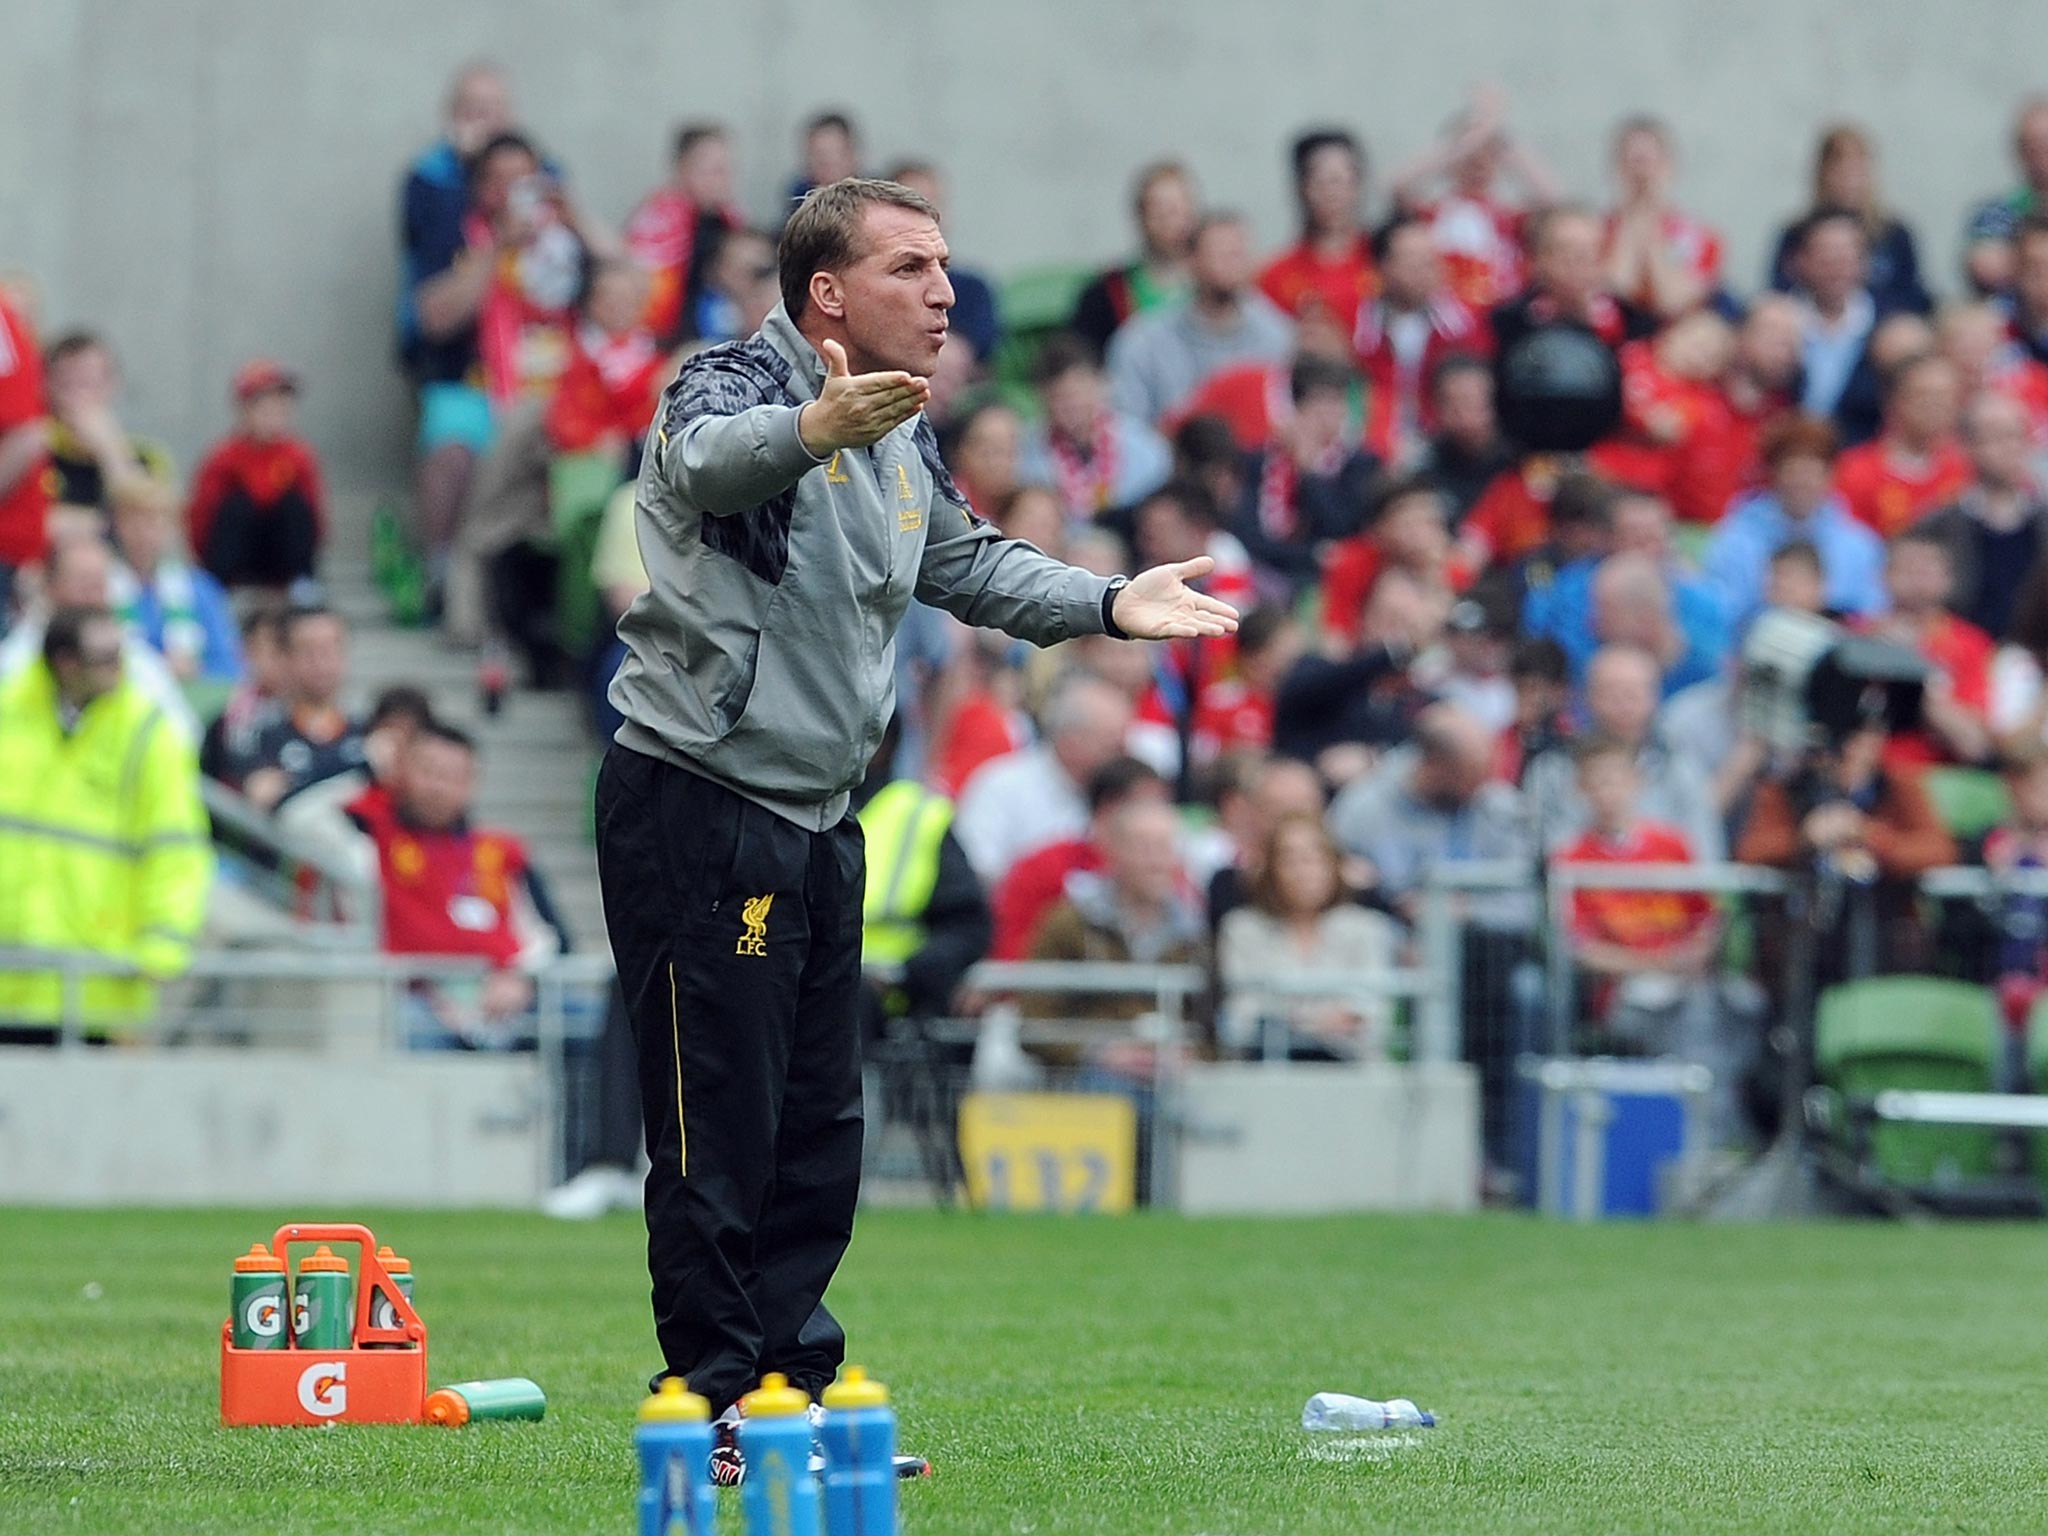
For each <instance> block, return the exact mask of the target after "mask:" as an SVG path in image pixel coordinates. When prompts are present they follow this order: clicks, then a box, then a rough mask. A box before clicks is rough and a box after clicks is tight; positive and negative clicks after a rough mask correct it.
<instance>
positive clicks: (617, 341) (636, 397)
mask: <svg viewBox="0 0 2048 1536" xmlns="http://www.w3.org/2000/svg"><path fill="white" fill-rule="evenodd" d="M646 287H647V278H646V275H645V274H644V273H643V272H642V271H641V270H640V269H639V268H638V267H636V266H634V265H633V264H632V263H631V262H628V261H622V260H618V259H613V260H610V261H601V262H599V263H597V264H596V266H595V268H594V269H593V271H592V273H591V279H590V291H589V293H588V294H587V295H585V297H584V301H583V316H582V319H581V320H579V321H578V323H577V325H576V329H575V333H574V338H573V342H572V350H571V352H570V355H569V366H568V367H567V368H565V369H564V370H563V371H562V382H561V385H560V386H559V387H558V388H557V389H556V391H555V397H554V399H553V400H551V401H550V402H549V403H548V409H547V418H546V429H547V434H548V441H549V442H550V443H552V444H553V445H554V447H555V449H556V451H557V452H560V453H596V454H602V455H604V456H606V457H608V458H615V459H620V460H622V461H623V459H624V457H625V455H626V453H627V452H628V450H629V449H631V448H633V447H635V446H636V445H637V444H638V443H639V441H640V439H641V438H642V437H643V436H645V435H646V432H647V426H648V423H650V422H651V421H653V420H654V403H655V400H656V398H657V397H658V396H659V395H660V393H661V383H662V377H663V375H664V373H665V372H666V371H667V367H668V358H667V357H666V355H664V354H663V352H662V350H661V348H660V346H659V345H658V344H657V343H656V342H655V339H654V332H653V331H652V330H650V329H648V327H647V326H645V325H643V324H642V323H641V319H640V315H641V310H642V309H643V307H644V305H643V298H644V295H645V291H646Z"/></svg>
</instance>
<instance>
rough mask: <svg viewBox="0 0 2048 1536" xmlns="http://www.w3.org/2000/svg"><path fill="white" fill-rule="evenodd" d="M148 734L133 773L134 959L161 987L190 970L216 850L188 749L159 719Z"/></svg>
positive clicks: (147, 728)
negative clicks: (134, 854)
mask: <svg viewBox="0 0 2048 1536" xmlns="http://www.w3.org/2000/svg"><path fill="white" fill-rule="evenodd" d="M143 730H144V736H143V739H142V740H141V741H140V742H139V743H138V744H137V747H136V762H135V766H134V770H133V771H134V773H135V781H134V782H135V802H134V803H135V806H136V815H135V821H134V824H133V829H132V835H133V838H134V841H135V844H136V847H137V850H138V855H137V859H136V866H135V890H136V893H137V917H138V921H137V923H136V937H135V950H134V953H133V954H132V955H131V956H130V958H131V959H133V960H134V962H135V964H136V965H137V966H138V967H139V968H140V969H141V970H142V971H143V972H144V974H146V975H148V976H150V977H152V978H154V979H156V980H159V981H162V980H167V979H169V978H170V977H173V976H177V975H180V974H182V973H183V971H184V970H185V968H186V966H187V965H189V964H190V963H191V960H192V946H193V944H194V943H196V942H197V941H198V938H199V931H200V929H201V928H202V927H203V926H204V925H205V922H206V898H207V893H208V891H209V890H210V889H211V887H212V884H213V843H212V840H211V838H210V837H209V836H208V835H207V822H206V809H205V806H204V805H203V804H202V802H201V801H200V798H199V765H198V763H197V762H196V761H195V759H194V757H193V749H192V747H191V745H190V743H188V742H187V741H186V740H185V738H184V737H183V736H182V735H181V734H180V733H179V732H178V730H177V729H176V728H175V727H174V726H172V724H171V722H170V721H169V720H167V719H164V718H162V717H161V716H159V717H158V718H156V719H155V720H153V721H151V722H150V723H149V724H148V725H146V726H145V727H144V728H143Z"/></svg>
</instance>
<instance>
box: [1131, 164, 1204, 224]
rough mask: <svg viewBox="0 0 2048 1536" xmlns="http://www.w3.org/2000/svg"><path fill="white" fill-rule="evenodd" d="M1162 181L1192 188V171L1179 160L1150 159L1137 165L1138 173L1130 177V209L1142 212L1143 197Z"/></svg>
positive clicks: (1148, 194)
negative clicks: (1182, 184)
mask: <svg viewBox="0 0 2048 1536" xmlns="http://www.w3.org/2000/svg"><path fill="white" fill-rule="evenodd" d="M1162 181H1178V182H1183V183H1185V184H1186V185H1187V186H1188V187H1190V188H1192V187H1193V186H1194V184H1195V175H1194V172H1192V171H1190V170H1189V169H1188V168H1187V166H1186V165H1185V164H1184V163H1183V162H1181V161H1179V160H1152V161H1148V162H1147V163H1146V164H1144V165H1141V166H1139V167H1138V174H1137V175H1136V176H1134V177H1132V178H1131V211H1132V212H1134V213H1142V212H1143V211H1144V208H1145V199H1146V198H1148V197H1150V196H1151V195H1152V189H1153V187H1155V186H1157V185H1158V184H1159V183H1160V182H1162Z"/></svg>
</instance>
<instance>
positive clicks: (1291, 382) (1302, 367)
mask: <svg viewBox="0 0 2048 1536" xmlns="http://www.w3.org/2000/svg"><path fill="white" fill-rule="evenodd" d="M1357 381H1358V375H1357V374H1355V373H1353V372H1352V371H1351V369H1350V368H1349V367H1347V366H1346V365H1345V364H1343V363H1340V362H1338V361H1337V360H1336V359H1335V358H1331V357H1317V356H1315V355H1314V354H1313V353H1308V352H1304V353H1303V354H1302V355H1301V356H1300V357H1297V358H1296V359H1295V360H1294V366H1293V367H1292V368H1291V369H1289V370H1288V374H1287V394H1288V398H1289V399H1291V400H1293V401H1294V403H1295V404H1296V405H1299V404H1301V402H1302V401H1304V400H1306V399H1307V398H1308V397H1309V396H1310V395H1348V394H1350V393H1351V386H1352V385H1353V384H1355V383H1356V382H1357Z"/></svg>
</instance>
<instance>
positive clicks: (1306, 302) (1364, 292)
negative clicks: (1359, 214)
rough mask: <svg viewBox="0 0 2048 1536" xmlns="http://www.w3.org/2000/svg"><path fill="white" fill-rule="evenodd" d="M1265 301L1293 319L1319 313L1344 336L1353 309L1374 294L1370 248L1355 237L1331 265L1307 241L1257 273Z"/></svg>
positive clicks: (1354, 320)
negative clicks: (1338, 326)
mask: <svg viewBox="0 0 2048 1536" xmlns="http://www.w3.org/2000/svg"><path fill="white" fill-rule="evenodd" d="M1259 287H1260V288H1261V289H1263V290H1264V291H1265V295H1266V297H1267V298H1269V299H1271V300H1272V301H1273V302H1274V303H1275V304H1277V305H1279V306H1280V308H1281V310H1282V311H1284V312H1285V313H1286V314H1288V315H1290V316H1292V317H1293V318H1294V319H1297V320H1299V319H1302V318H1304V317H1306V316H1307V315H1309V314H1311V313H1313V312H1316V311H1320V312H1321V313H1323V314H1325V315H1327V316H1329V317H1330V318H1331V319H1332V320H1334V321H1335V322H1336V323H1337V324H1338V325H1340V326H1342V327H1343V328H1344V334H1345V335H1346V336H1349V335H1350V334H1351V331H1352V328H1353V327H1354V326H1356V325H1357V324H1358V307H1359V305H1361V304H1363V303H1364V302H1365V301H1366V300H1367V299H1369V298H1371V297H1372V296H1373V294H1375V293H1376V292H1378V291H1379V276H1378V274H1377V273H1376V272H1375V271H1374V269H1373V262H1372V244H1371V242H1370V241H1368V240H1367V239H1366V237H1365V236H1364V235H1360V236H1359V237H1358V239H1357V241H1356V242H1354V243H1353V245H1352V246H1351V248H1350V249H1349V250H1347V251H1346V252H1345V253H1344V254H1343V255H1342V256H1340V257H1339V258H1337V260H1335V261H1328V260H1325V259H1324V258H1323V257H1321V256H1318V255H1317V254H1316V251H1315V247H1314V246H1312V245H1310V244H1309V243H1308V242H1307V241H1303V242H1302V243H1301V244H1300V245H1297V246H1295V247H1294V248H1293V249H1292V250H1290V251H1287V252H1285V253H1283V254H1282V255H1280V256H1278V257H1276V258H1275V259H1274V260H1273V262H1272V263H1271V264H1270V265H1269V266H1268V267H1267V268H1266V270H1265V271H1263V272H1261V273H1260V274H1259Z"/></svg>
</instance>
